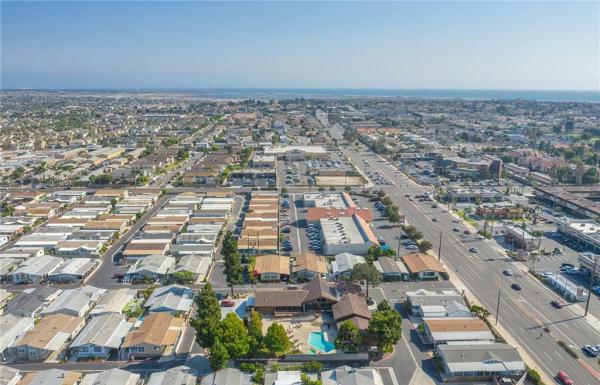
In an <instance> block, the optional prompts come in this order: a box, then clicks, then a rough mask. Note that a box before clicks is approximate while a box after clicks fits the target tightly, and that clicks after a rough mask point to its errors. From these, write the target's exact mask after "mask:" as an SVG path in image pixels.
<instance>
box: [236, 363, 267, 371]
mask: <svg viewBox="0 0 600 385" xmlns="http://www.w3.org/2000/svg"><path fill="white" fill-rule="evenodd" d="M258 368H262V365H261V364H254V363H252V362H242V363H241V364H240V370H241V371H242V372H244V373H254V372H256V370H257V369H258Z"/></svg>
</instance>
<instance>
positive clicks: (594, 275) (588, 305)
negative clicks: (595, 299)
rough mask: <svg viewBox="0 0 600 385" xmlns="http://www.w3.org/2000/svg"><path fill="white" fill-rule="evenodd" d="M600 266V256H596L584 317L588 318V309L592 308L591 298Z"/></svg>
mask: <svg viewBox="0 0 600 385" xmlns="http://www.w3.org/2000/svg"><path fill="white" fill-rule="evenodd" d="M597 264H598V255H595V256H594V268H593V269H592V277H591V279H590V288H589V289H588V297H587V302H586V304H585V313H584V314H583V316H584V317H586V316H587V314H588V309H589V307H590V298H592V289H593V288H594V278H595V277H596V265H597Z"/></svg>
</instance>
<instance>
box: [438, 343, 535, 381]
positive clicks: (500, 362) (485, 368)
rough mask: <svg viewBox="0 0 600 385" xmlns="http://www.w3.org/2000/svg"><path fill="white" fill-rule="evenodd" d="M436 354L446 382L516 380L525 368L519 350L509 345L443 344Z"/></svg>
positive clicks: (439, 346)
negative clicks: (496, 377) (496, 378)
mask: <svg viewBox="0 0 600 385" xmlns="http://www.w3.org/2000/svg"><path fill="white" fill-rule="evenodd" d="M437 354H438V356H439V357H440V361H441V364H442V365H441V366H442V368H443V374H442V377H443V378H444V381H445V382H452V381H453V380H454V381H481V382H484V381H491V380H492V379H493V378H494V377H495V376H498V377H507V378H513V379H517V378H519V377H521V376H522V375H523V374H524V373H525V369H526V368H525V363H524V362H523V359H522V358H521V356H520V354H519V352H518V351H517V349H515V348H514V347H512V346H510V345H508V344H501V343H490V344H481V343H477V344H474V343H464V344H463V343H460V344H450V345H449V344H442V345H438V347H437Z"/></svg>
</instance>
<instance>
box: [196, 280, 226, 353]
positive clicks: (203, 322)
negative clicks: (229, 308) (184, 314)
mask: <svg viewBox="0 0 600 385" xmlns="http://www.w3.org/2000/svg"><path fill="white" fill-rule="evenodd" d="M195 302H196V307H197V308H198V314H197V316H196V318H195V319H194V320H193V321H192V326H194V328H195V329H196V338H197V339H198V342H199V343H200V345H202V346H203V347H205V348H210V347H211V346H212V345H213V343H214V339H215V331H216V328H217V326H218V325H219V321H220V320H221V306H220V305H219V301H218V300H217V296H216V295H215V292H214V291H213V289H212V286H211V284H210V283H207V284H206V285H205V286H204V288H203V289H202V290H201V291H200V294H199V295H198V296H197V297H196V299H195Z"/></svg>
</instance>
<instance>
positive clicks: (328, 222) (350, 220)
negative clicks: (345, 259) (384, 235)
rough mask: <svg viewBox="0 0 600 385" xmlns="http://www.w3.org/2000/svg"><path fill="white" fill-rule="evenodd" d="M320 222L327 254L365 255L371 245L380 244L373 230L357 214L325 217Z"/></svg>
mask: <svg viewBox="0 0 600 385" xmlns="http://www.w3.org/2000/svg"><path fill="white" fill-rule="evenodd" d="M319 224H320V229H321V239H322V242H323V254H325V255H337V254H341V253H351V254H358V255H365V254H367V252H368V251H369V248H370V247H371V246H373V245H379V242H378V241H377V237H376V236H375V234H374V233H373V230H372V229H371V228H370V227H369V225H368V224H367V222H365V220H364V219H362V218H361V217H360V216H359V215H357V214H354V215H352V217H340V218H323V219H321V220H319Z"/></svg>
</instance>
